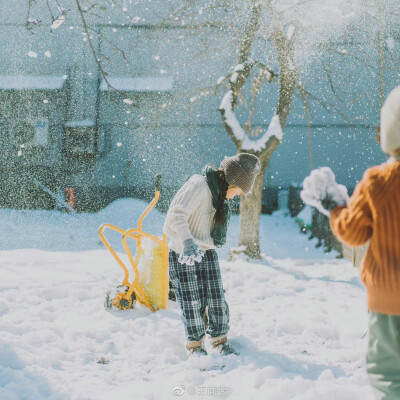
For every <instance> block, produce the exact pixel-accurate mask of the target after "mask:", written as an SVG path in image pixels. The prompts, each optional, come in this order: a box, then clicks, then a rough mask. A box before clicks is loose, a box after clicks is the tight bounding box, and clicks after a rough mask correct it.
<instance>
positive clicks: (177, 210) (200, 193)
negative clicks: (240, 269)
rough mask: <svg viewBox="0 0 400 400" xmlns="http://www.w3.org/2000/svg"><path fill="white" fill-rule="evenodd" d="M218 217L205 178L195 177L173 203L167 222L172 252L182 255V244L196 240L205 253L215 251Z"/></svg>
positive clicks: (165, 226)
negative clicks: (214, 231)
mask: <svg viewBox="0 0 400 400" xmlns="http://www.w3.org/2000/svg"><path fill="white" fill-rule="evenodd" d="M214 215H215V208H214V207H213V205H212V194H211V191H210V188H209V187H208V183H207V181H206V178H205V177H204V176H202V175H193V176H192V177H191V178H190V179H189V180H188V181H186V183H185V184H184V185H183V186H182V187H181V188H180V189H179V191H178V193H177V194H176V195H175V197H174V198H173V199H172V202H171V205H170V206H169V209H168V213H167V216H166V218H165V222H164V228H163V231H164V233H165V234H166V235H167V236H168V245H169V248H170V249H171V250H173V251H175V252H176V253H181V251H182V242H183V241H184V240H186V239H189V238H193V239H194V241H195V242H196V243H197V244H198V245H199V246H200V247H202V248H203V249H204V250H209V249H215V246H214V239H213V238H212V237H211V229H212V226H213V220H214Z"/></svg>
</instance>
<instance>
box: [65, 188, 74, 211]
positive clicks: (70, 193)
mask: <svg viewBox="0 0 400 400" xmlns="http://www.w3.org/2000/svg"><path fill="white" fill-rule="evenodd" d="M65 198H66V203H67V204H68V205H70V206H71V207H72V208H73V209H75V189H74V188H71V187H68V188H65Z"/></svg>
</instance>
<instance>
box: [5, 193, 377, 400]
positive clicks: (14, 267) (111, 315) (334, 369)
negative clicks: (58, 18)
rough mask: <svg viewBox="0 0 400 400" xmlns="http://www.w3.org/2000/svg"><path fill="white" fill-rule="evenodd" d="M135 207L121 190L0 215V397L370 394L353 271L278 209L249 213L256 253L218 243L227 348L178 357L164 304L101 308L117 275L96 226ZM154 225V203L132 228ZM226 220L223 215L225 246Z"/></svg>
mask: <svg viewBox="0 0 400 400" xmlns="http://www.w3.org/2000/svg"><path fill="white" fill-rule="evenodd" d="M144 207H145V204H144V203H141V202H139V201H136V200H132V199H125V200H119V201H116V202H114V203H113V204H112V205H110V206H109V207H107V208H106V209H104V210H103V211H101V212H99V213H96V214H85V215H69V214H62V213H60V212H54V211H15V210H0V220H1V226H0V232H1V241H0V250H1V251H0V270H1V280H0V399H1V400H14V399H15V400H17V399H18V400H24V399H29V400H42V399H73V400H78V399H79V400H84V399H85V400H88V399H91V400H128V399H129V400H131V399H138V400H142V399H155V400H160V399H175V398H182V399H224V398H226V399H238V400H250V399H263V400H266V399H270V400H280V399H284V400H289V399H290V400H291V399H293V400H294V399H296V400H300V399H301V400H305V399H315V400H317V399H318V400H324V399H326V400H333V399H334V400H339V399H349V400H357V399H362V400H372V399H373V396H372V391H371V389H370V387H369V385H368V380H367V376H366V372H365V361H364V355H365V351H366V345H367V337H368V335H366V332H367V311H366V300H365V291H364V289H363V287H362V285H361V283H360V280H359V278H358V271H357V270H356V269H355V268H353V267H352V266H351V265H350V263H348V262H347V261H344V260H337V259H336V258H335V256H336V254H335V253H329V254H325V253H324V252H323V250H322V249H315V242H313V241H309V240H308V239H307V236H306V235H303V234H301V233H299V228H298V227H297V226H296V224H295V223H294V222H293V220H292V219H291V218H289V217H287V216H285V214H284V213H283V212H278V213H275V214H274V215H272V216H262V219H261V238H262V239H261V242H262V250H263V252H264V253H265V257H264V259H263V260H262V261H259V262H249V261H246V260H243V259H238V260H236V261H231V262H229V261H226V258H227V249H224V250H221V251H220V252H219V253H220V257H221V268H222V274H223V281H224V286H225V289H226V297H227V300H228V302H229V306H230V313H231V331H230V338H231V341H232V343H233V344H234V345H236V347H238V348H239V349H240V352H241V354H240V356H229V357H221V356H220V355H218V354H215V353H212V354H210V355H208V356H207V357H205V358H203V359H201V360H198V359H194V358H189V359H188V358H187V356H186V353H185V350H184V332H183V325H182V323H181V321H180V314H179V310H178V307H177V305H176V304H175V303H172V302H170V304H169V307H168V309H167V310H161V311H158V312H155V313H151V312H150V311H149V310H148V309H146V308H140V307H139V308H136V309H134V310H129V311H122V312H121V311H113V312H107V311H105V310H104V307H103V302H104V296H105V293H106V291H107V290H108V289H110V288H112V287H114V286H115V285H117V284H120V283H121V281H122V271H121V270H120V268H119V267H118V265H117V264H116V262H115V261H114V259H113V258H112V257H111V255H110V254H109V253H108V252H107V251H106V250H105V249H104V248H103V245H102V244H101V243H100V241H99V239H98V235H97V228H98V227H99V225H100V224H101V223H103V222H110V223H114V224H116V225H118V226H121V227H124V228H128V227H133V226H135V224H136V221H137V218H138V216H139V215H140V213H141V212H142V210H143V209H144ZM162 222H163V216H162V215H161V214H159V213H158V212H157V211H153V212H152V213H151V214H150V215H149V217H148V219H147V220H146V221H145V229H146V230H148V231H150V232H152V233H156V234H159V233H160V232H161V227H162ZM238 225H239V224H238V217H237V216H234V217H233V220H232V223H231V227H230V232H229V233H230V243H229V244H228V246H235V245H236V244H237V235H238V229H239V227H238ZM113 239H114V241H115V242H114V243H116V244H117V243H119V238H118V237H117V235H115V236H114V238H113ZM118 248H119V250H121V251H122V247H121V246H120V245H119V244H118ZM102 358H104V360H105V361H106V362H108V363H106V364H101V363H98V361H99V360H100V359H102Z"/></svg>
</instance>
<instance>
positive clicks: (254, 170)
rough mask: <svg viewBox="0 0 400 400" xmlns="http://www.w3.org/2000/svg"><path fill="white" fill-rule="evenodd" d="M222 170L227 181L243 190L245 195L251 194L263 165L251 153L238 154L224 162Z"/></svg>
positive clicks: (221, 166)
mask: <svg viewBox="0 0 400 400" xmlns="http://www.w3.org/2000/svg"><path fill="white" fill-rule="evenodd" d="M220 168H221V169H222V170H223V171H224V173H225V179H226V181H227V182H228V184H229V185H231V186H236V187H238V188H240V189H242V190H243V193H244V194H247V193H249V192H250V190H251V189H252V187H253V185H254V181H255V180H256V176H257V175H258V173H259V172H260V169H261V163H260V160H259V159H258V157H256V156H254V155H253V154H249V153H240V154H236V156H233V157H226V158H225V159H224V160H222V162H221V165H220Z"/></svg>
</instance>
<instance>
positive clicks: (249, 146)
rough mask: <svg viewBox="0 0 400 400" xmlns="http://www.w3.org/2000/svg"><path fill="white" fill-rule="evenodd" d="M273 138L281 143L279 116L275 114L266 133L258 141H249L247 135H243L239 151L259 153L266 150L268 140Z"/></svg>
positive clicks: (281, 134)
mask: <svg viewBox="0 0 400 400" xmlns="http://www.w3.org/2000/svg"><path fill="white" fill-rule="evenodd" d="M273 136H275V137H276V138H277V139H278V140H279V141H282V138H283V131H282V127H281V123H280V121H279V115H277V114H275V115H274V116H273V117H272V119H271V123H270V124H269V126H268V129H267V132H265V134H264V135H262V137H261V138H260V139H257V140H251V139H250V138H249V137H248V136H247V135H245V138H244V140H243V143H242V147H241V149H242V150H245V151H253V152H255V153H259V152H261V151H263V150H264V149H265V148H266V145H267V143H268V141H269V139H271V138H272V137H273Z"/></svg>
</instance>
